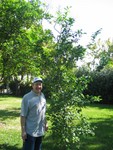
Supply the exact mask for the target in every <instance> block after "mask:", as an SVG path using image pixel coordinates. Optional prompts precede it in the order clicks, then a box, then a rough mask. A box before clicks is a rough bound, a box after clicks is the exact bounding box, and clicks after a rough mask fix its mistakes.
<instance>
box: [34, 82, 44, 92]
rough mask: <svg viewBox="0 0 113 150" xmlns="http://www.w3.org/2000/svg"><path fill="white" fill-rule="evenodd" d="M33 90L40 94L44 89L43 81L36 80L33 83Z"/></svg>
mask: <svg viewBox="0 0 113 150" xmlns="http://www.w3.org/2000/svg"><path fill="white" fill-rule="evenodd" d="M32 87H33V91H34V92H35V93H37V94H40V93H41V91H42V82H35V83H33V84H32Z"/></svg>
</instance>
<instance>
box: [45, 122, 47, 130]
mask: <svg viewBox="0 0 113 150" xmlns="http://www.w3.org/2000/svg"><path fill="white" fill-rule="evenodd" d="M47 130H48V123H46V124H45V131H47Z"/></svg>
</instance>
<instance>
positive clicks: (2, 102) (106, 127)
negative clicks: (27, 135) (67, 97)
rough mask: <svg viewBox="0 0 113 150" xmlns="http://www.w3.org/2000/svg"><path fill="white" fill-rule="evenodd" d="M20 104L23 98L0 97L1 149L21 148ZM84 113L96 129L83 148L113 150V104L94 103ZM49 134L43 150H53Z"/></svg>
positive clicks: (44, 141)
mask: <svg viewBox="0 0 113 150" xmlns="http://www.w3.org/2000/svg"><path fill="white" fill-rule="evenodd" d="M20 104H21V98H16V97H6V96H4V97H0V150H21V147H22V140H21V135H20V118H19V116H20ZM83 114H84V115H85V116H86V117H88V118H89V121H90V122H91V124H92V126H96V129H95V136H94V137H86V138H84V139H83V141H82V149H81V150H113V106H108V105H99V104H98V105H95V104H93V105H90V106H87V107H86V108H84V109H83ZM49 136H50V133H49V132H47V133H46V135H45V137H44V140H43V150H53V149H52V145H53V143H52V141H51V137H49ZM54 150H55V149H54ZM73 150H75V149H73Z"/></svg>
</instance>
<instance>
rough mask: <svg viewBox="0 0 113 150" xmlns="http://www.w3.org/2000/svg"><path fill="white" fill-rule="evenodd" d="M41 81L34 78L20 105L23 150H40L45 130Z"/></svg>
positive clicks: (44, 101) (44, 107)
mask: <svg viewBox="0 0 113 150" xmlns="http://www.w3.org/2000/svg"><path fill="white" fill-rule="evenodd" d="M42 82H43V81H42V79H41V78H37V77H36V78H34V80H33V82H32V90H31V92H29V93H27V94H26V95H25V96H24V97H23V100H22V104H21V119H20V120H21V132H22V133H21V135H22V139H23V150H41V145H42V137H43V135H44V132H45V131H46V130H47V128H48V126H47V122H46V118H45V113H46V99H45V97H44V94H43V93H42V92H41V91H42Z"/></svg>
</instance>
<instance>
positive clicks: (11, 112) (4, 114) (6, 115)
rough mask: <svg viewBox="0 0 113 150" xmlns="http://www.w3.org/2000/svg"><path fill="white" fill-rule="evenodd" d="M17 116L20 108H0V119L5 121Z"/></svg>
mask: <svg viewBox="0 0 113 150" xmlns="http://www.w3.org/2000/svg"><path fill="white" fill-rule="evenodd" d="M19 116H20V108H14V109H13V108H11V109H8V110H6V109H5V110H0V118H1V121H5V120H6V119H14V118H15V117H19Z"/></svg>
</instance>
